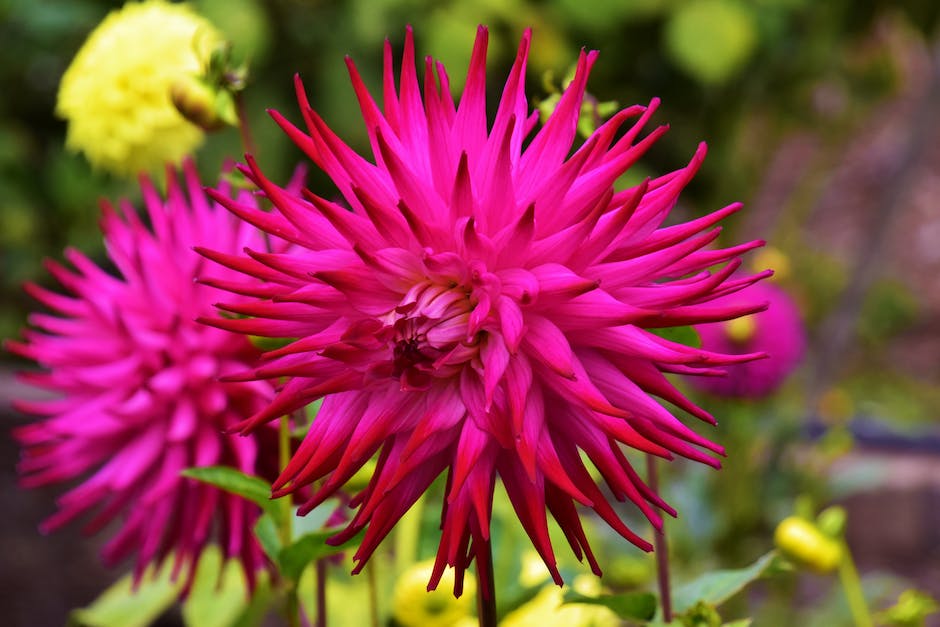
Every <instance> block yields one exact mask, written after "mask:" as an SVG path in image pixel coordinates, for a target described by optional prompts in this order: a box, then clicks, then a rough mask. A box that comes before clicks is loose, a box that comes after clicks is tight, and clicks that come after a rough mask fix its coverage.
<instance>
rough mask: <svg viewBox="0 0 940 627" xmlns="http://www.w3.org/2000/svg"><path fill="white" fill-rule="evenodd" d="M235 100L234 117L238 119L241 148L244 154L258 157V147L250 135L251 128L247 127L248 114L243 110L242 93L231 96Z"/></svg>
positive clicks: (243, 100) (243, 99) (243, 98)
mask: <svg viewBox="0 0 940 627" xmlns="http://www.w3.org/2000/svg"><path fill="white" fill-rule="evenodd" d="M232 98H233V99H234V100H235V115H236V116H237V117H238V134H239V135H240V136H241V139H242V148H243V149H244V150H245V152H246V153H248V154H250V155H253V156H256V157H257V156H258V147H257V146H256V145H255V141H254V139H253V138H252V135H251V127H250V126H249V125H248V112H247V111H246V109H245V97H244V96H243V95H242V92H240V91H237V92H235V93H234V94H232Z"/></svg>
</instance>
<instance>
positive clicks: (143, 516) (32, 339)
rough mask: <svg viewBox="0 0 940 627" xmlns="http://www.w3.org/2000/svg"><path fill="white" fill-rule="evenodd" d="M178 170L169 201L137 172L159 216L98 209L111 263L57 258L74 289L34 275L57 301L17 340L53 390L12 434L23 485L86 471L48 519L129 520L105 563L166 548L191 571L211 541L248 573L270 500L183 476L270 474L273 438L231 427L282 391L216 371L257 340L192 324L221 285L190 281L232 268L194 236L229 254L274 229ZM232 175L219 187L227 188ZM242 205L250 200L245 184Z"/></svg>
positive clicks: (241, 360) (32, 289) (43, 296)
mask: <svg viewBox="0 0 940 627" xmlns="http://www.w3.org/2000/svg"><path fill="white" fill-rule="evenodd" d="M184 177H185V182H184V185H182V186H181V185H180V184H179V183H178V182H177V179H176V173H175V172H169V173H168V180H169V189H168V192H167V196H166V198H165V199H163V198H161V197H160V195H159V194H158V192H157V191H156V189H155V188H154V186H153V185H152V184H151V183H150V182H149V181H148V180H146V179H143V180H142V190H143V196H144V200H145V203H146V208H147V218H146V219H147V221H148V223H149V226H145V224H144V223H143V222H142V221H141V219H140V218H139V217H138V216H137V214H136V212H135V210H134V207H132V206H131V205H130V204H128V203H124V204H122V205H121V206H120V207H119V208H112V207H110V206H105V207H104V215H103V217H102V219H101V228H102V231H103V232H104V240H105V244H106V246H107V250H108V257H109V258H110V261H111V262H113V264H114V266H115V267H116V270H117V275H114V274H111V273H109V272H106V271H105V270H103V269H102V268H100V267H99V266H98V265H96V264H95V263H94V262H93V261H91V260H90V259H88V258H87V257H86V256H84V255H82V254H81V253H80V252H78V251H77V250H74V249H70V250H68V251H66V259H68V261H69V262H70V263H71V265H72V266H74V270H70V269H68V268H66V267H64V266H62V265H59V264H57V263H55V262H52V261H49V262H48V263H47V267H48V269H49V271H50V272H51V274H52V275H53V276H54V277H55V278H56V280H58V282H59V283H60V284H62V286H63V287H64V288H65V290H66V293H65V294H60V293H57V292H54V291H51V290H47V289H45V288H41V287H39V286H36V285H28V286H27V291H28V292H29V293H30V294H31V295H33V296H34V297H35V298H36V299H37V300H38V301H39V302H41V303H42V304H44V305H45V306H46V307H48V308H49V310H50V311H51V312H52V313H36V314H33V315H32V316H31V317H30V323H31V324H32V325H33V326H34V327H35V329H32V330H27V331H25V332H24V338H25V341H24V342H10V343H8V345H7V347H8V349H10V350H11V351H12V352H14V353H17V354H19V355H21V356H23V357H26V358H28V359H30V360H34V361H35V362H36V363H37V364H39V365H40V366H42V367H43V368H44V369H45V371H43V372H32V373H24V375H23V378H24V379H25V381H26V382H27V383H29V384H31V385H35V386H38V387H40V388H45V389H48V390H51V391H52V392H54V393H55V395H56V397H55V398H54V399H52V400H43V401H30V402H27V401H19V402H17V403H16V404H15V405H16V407H17V408H18V409H20V410H21V411H23V412H25V413H28V414H35V415H38V416H40V418H39V419H38V420H37V421H36V422H34V423H31V424H28V425H26V426H23V427H20V428H19V429H17V430H16V431H15V437H16V439H17V440H18V441H19V442H20V444H21V446H22V447H23V456H22V461H21V462H20V465H19V471H20V473H21V475H22V483H23V485H25V486H27V487H37V486H45V485H51V484H59V483H63V482H72V481H76V480H77V481H79V483H78V484H77V485H76V486H75V487H74V488H72V489H71V490H69V491H68V492H66V493H65V494H64V495H63V496H62V497H61V498H59V500H58V505H59V509H58V512H57V513H56V514H54V515H53V516H52V517H50V518H49V519H48V520H46V521H45V523H44V525H43V527H44V529H46V530H53V529H56V528H58V527H60V526H62V525H64V524H66V523H68V522H70V521H72V520H74V519H77V518H79V517H83V516H86V515H87V516H88V517H89V518H88V521H87V523H86V526H85V531H86V532H87V533H94V532H97V531H99V530H101V529H103V528H104V527H106V526H107V525H109V524H111V523H112V522H113V521H115V520H120V524H119V527H118V528H117V531H116V533H115V535H114V537H112V538H111V539H110V541H109V542H108V543H107V544H106V545H105V547H104V550H103V558H104V561H105V562H106V563H107V564H109V565H113V564H115V563H117V562H119V561H121V560H123V559H124V558H126V557H129V556H132V555H134V556H136V558H135V573H136V575H137V576H138V577H139V576H140V575H141V574H142V573H143V571H144V569H145V567H146V566H147V565H148V564H151V563H156V562H160V561H162V560H163V559H164V558H167V557H168V556H171V555H172V556H174V559H175V564H176V569H177V571H178V570H180V569H183V568H186V569H188V570H187V578H188V577H189V576H190V575H191V574H192V569H193V568H194V567H195V565H196V562H197V560H198V557H199V555H200V553H201V551H202V549H203V548H204V547H205V546H206V545H207V544H208V543H209V542H212V541H217V542H218V543H219V544H220V545H221V548H222V550H223V551H225V552H226V553H227V555H228V556H230V557H234V558H237V559H238V560H240V562H241V563H242V564H243V566H244V568H245V572H246V574H247V575H248V577H249V581H253V578H254V575H255V573H256V571H257V570H258V569H259V568H260V567H262V566H263V565H264V563H265V558H264V556H263V553H262V551H261V548H260V546H259V544H258V543H257V541H256V540H255V538H254V535H253V533H252V527H253V524H254V521H255V520H256V519H257V518H258V516H259V515H260V509H259V508H258V507H257V506H256V505H254V504H253V503H250V502H248V501H245V500H243V499H241V498H240V497H237V496H234V495H231V494H228V493H225V492H222V491H221V490H219V489H217V488H214V487H211V486H208V485H206V484H202V483H199V482H197V481H194V480H192V479H185V478H183V477H182V476H180V472H181V471H182V470H185V469H187V468H190V467H193V466H212V465H227V466H231V467H234V468H237V469H238V470H241V471H242V472H245V473H249V474H262V475H264V474H267V475H269V476H272V477H273V476H274V474H275V473H276V463H277V462H276V448H275V449H274V450H273V451H271V452H268V453H265V451H264V450H262V448H261V447H260V446H259V443H260V441H259V438H260V437H261V436H262V435H263V434H262V433H256V434H255V435H254V436H253V437H250V438H239V437H234V436H230V435H225V434H224V431H225V430H227V429H229V428H231V427H232V426H233V425H235V424H237V423H239V422H240V421H242V420H244V419H246V418H247V417H249V416H251V415H253V414H255V413H257V412H259V411H262V410H263V409H264V408H265V407H267V405H268V404H269V403H270V401H271V399H272V398H273V396H274V389H273V387H272V386H271V384H269V383H267V382H263V381H252V382H241V383H234V382H230V383H221V382H219V381H218V378H219V377H220V376H222V375H226V374H231V373H234V372H240V371H243V370H244V369H245V368H247V367H250V366H251V365H252V364H253V363H254V361H255V360H256V359H257V358H258V356H259V354H260V351H259V350H258V349H256V348H255V347H254V346H253V345H252V344H251V342H250V341H249V340H248V338H246V337H245V336H243V335H239V334H233V333H229V332H228V331H223V330H221V329H217V328H212V327H208V326H205V325H202V324H199V323H197V322H196V318H197V317H199V316H203V315H206V314H208V313H209V312H210V311H211V310H212V304H213V303H214V302H215V301H216V300H217V299H218V298H219V295H220V293H219V291H218V290H217V289H216V288H212V287H209V286H207V285H202V284H199V283H196V282H195V277H196V276H197V275H201V276H207V277H208V279H207V280H211V279H213V278H214V279H217V280H224V279H225V278H226V277H227V276H229V277H230V276H231V275H232V274H233V273H232V272H231V271H228V270H226V269H224V268H219V267H211V268H207V267H206V266H211V265H212V264H209V263H208V262H207V261H206V260H205V259H204V258H202V257H200V256H199V255H197V254H196V253H195V252H194V251H193V246H195V245H196V244H197V243H201V244H205V245H209V246H213V247H215V248H218V249H219V250H226V251H230V252H235V251H240V250H242V249H243V248H244V247H245V246H253V247H262V246H264V245H265V239H264V234H262V233H261V232H259V231H258V230H257V229H255V228H254V227H252V226H251V225H248V224H246V223H244V222H242V221H240V220H238V219H236V218H235V217H234V216H232V215H231V214H230V213H229V212H228V211H226V210H225V209H224V208H222V207H221V206H220V205H218V204H217V203H214V202H211V201H210V200H209V199H208V198H207V197H206V195H205V193H204V192H203V190H202V184H201V183H200V181H199V179H198V175H197V173H196V169H195V167H194V166H193V164H192V163H187V164H186V166H185V168H184ZM229 187H230V186H229V185H227V184H223V186H221V187H220V189H219V191H218V192H217V193H218V194H220V195H222V196H225V197H227V198H228V197H229V193H230V189H229ZM239 201H240V202H243V203H247V204H251V205H254V200H253V199H252V197H251V196H250V194H248V193H247V192H242V193H241V194H240V195H239ZM266 455H267V456H268V457H270V458H272V459H273V461H272V462H271V463H268V461H269V460H267V459H266ZM272 471H273V472H272Z"/></svg>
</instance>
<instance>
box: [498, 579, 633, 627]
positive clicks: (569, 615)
mask: <svg viewBox="0 0 940 627" xmlns="http://www.w3.org/2000/svg"><path fill="white" fill-rule="evenodd" d="M572 587H573V588H574V589H575V590H577V591H578V592H580V593H581V594H584V595H587V596H593V595H596V594H598V593H600V592H601V590H600V584H599V582H597V581H596V578H594V577H589V576H579V577H576V578H575V581H574V582H573V586H572ZM563 598H564V594H563V593H562V589H561V588H559V587H558V586H555V585H547V586H545V587H544V588H542V590H541V591H539V593H538V594H537V595H535V598H533V599H532V600H531V601H529V602H528V603H526V604H525V605H522V606H520V607H519V608H518V609H516V610H514V611H512V612H510V613H509V614H508V615H507V616H506V618H504V619H503V620H501V621H500V622H499V625H500V627H527V626H528V625H538V627H617V626H618V625H620V624H621V623H622V621H621V620H620V619H619V618H618V617H617V615H616V614H614V613H613V612H612V611H611V610H609V609H607V608H606V607H603V606H600V605H585V604H577V603H575V604H571V605H562V600H563Z"/></svg>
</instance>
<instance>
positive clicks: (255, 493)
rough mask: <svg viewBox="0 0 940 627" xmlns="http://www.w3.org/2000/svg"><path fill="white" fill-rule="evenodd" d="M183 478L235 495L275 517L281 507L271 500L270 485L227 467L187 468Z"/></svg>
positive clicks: (260, 479) (259, 478) (258, 478)
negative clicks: (255, 504)
mask: <svg viewBox="0 0 940 627" xmlns="http://www.w3.org/2000/svg"><path fill="white" fill-rule="evenodd" d="M181 474H182V475H183V476H184V477H189V478H190V479H196V480H197V481H202V482H203V483H208V484H210V485H214V486H216V487H217V488H221V489H223V490H225V491H226V492H231V493H232V494H237V495H238V496H240V497H242V498H244V499H247V500H249V501H251V502H253V503H257V504H258V505H260V506H261V508H262V509H263V510H265V511H266V512H268V513H270V514H272V515H273V516H275V517H277V516H278V514H279V513H280V510H281V507H280V506H279V504H278V503H277V502H276V501H273V500H271V484H269V483H268V482H267V481H265V480H264V479H262V478H261V477H255V476H252V475H246V474H245V473H243V472H241V471H240V470H235V469H234V468H230V467H229V466H203V467H199V468H187V469H186V470H184V471H183V472H182V473H181Z"/></svg>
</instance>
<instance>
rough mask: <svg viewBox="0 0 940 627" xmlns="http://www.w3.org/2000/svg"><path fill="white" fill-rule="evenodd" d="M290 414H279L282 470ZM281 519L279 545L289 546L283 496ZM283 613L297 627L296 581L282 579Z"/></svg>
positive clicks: (287, 452)
mask: <svg viewBox="0 0 940 627" xmlns="http://www.w3.org/2000/svg"><path fill="white" fill-rule="evenodd" d="M290 456H291V446H290V415H287V414H285V415H283V416H281V420H280V423H279V425H278V437H277V458H278V467H279V468H280V469H281V470H283V469H284V468H286V467H287V462H289V461H290ZM280 506H281V517H280V518H281V521H280V523H281V524H280V529H279V531H280V534H279V535H280V536H281V546H290V544H291V542H292V540H293V535H294V529H293V516H292V514H293V512H292V511H291V509H292V508H291V498H290V497H289V496H288V497H284V498H282V499H281V500H280ZM284 597H285V598H284V613H285V614H287V624H288V625H289V627H299V625H300V602H299V600H298V598H297V582H296V581H287V580H286V579H285V580H284Z"/></svg>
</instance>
